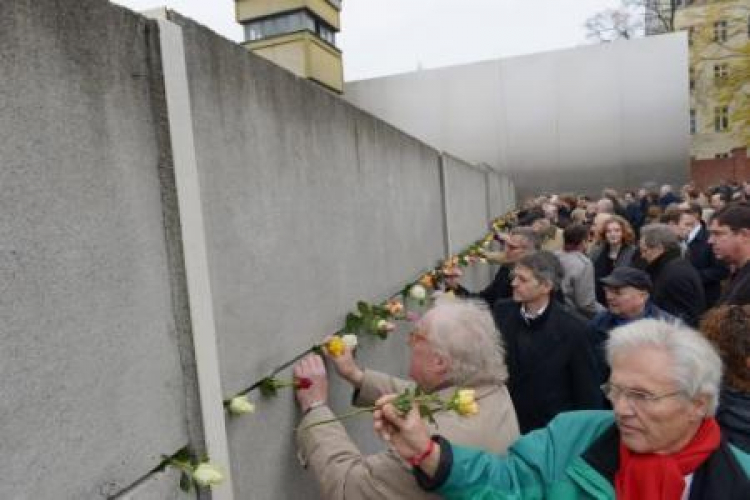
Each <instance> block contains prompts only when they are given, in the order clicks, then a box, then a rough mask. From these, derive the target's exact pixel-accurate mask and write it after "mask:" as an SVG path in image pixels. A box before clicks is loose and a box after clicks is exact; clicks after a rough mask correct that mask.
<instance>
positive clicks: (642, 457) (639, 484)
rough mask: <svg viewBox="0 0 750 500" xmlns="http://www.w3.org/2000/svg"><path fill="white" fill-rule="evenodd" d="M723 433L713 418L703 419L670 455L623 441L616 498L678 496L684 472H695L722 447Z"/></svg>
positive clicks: (665, 499)
mask: <svg viewBox="0 0 750 500" xmlns="http://www.w3.org/2000/svg"><path fill="white" fill-rule="evenodd" d="M720 440H721V433H720V431H719V425H718V424H717V423H716V420H715V419H713V418H707V419H705V420H704V421H703V423H702V424H701V426H700V428H699V429H698V432H696V433H695V436H693V439H692V441H690V442H689V443H688V444H687V446H685V447H684V448H683V449H682V450H680V451H678V452H677V453H673V454H671V455H656V454H654V453H645V454H639V453H633V452H632V451H630V450H629V449H627V448H626V447H625V445H623V444H622V442H621V443H620V468H619V469H618V471H617V474H616V475H615V492H616V495H615V496H616V498H617V500H679V499H680V498H681V497H682V493H683V491H684V490H685V479H684V476H687V475H689V474H692V473H693V471H695V469H697V468H698V466H700V465H701V464H702V463H703V462H704V461H705V460H706V459H707V458H708V457H709V456H710V455H711V453H713V451H714V450H715V449H716V448H718V447H719V442H720Z"/></svg>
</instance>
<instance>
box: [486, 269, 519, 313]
mask: <svg viewBox="0 0 750 500" xmlns="http://www.w3.org/2000/svg"><path fill="white" fill-rule="evenodd" d="M511 271H512V269H511V267H510V266H508V265H502V266H500V269H498V270H497V273H496V274H495V279H493V280H492V283H490V284H489V285H487V288H485V289H484V290H482V291H481V292H479V297H480V298H481V299H483V300H484V301H485V302H487V305H488V306H490V307H492V306H493V304H495V302H497V301H498V300H500V299H509V298H511V297H513V287H511V285H510V284H511V281H512V279H511Z"/></svg>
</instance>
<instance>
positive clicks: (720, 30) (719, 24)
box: [714, 21, 727, 42]
mask: <svg viewBox="0 0 750 500" xmlns="http://www.w3.org/2000/svg"><path fill="white" fill-rule="evenodd" d="M726 41H727V22H726V21H716V22H715V23H714V42H726Z"/></svg>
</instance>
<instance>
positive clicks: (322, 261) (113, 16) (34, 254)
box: [0, 0, 507, 500]
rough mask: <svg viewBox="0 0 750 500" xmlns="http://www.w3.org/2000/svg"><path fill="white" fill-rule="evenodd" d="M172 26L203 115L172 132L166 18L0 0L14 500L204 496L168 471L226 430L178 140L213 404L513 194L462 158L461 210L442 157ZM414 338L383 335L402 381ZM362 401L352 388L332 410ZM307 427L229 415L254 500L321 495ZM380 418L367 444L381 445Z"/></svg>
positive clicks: (3, 357) (3, 266)
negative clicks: (197, 230) (188, 144)
mask: <svg viewBox="0 0 750 500" xmlns="http://www.w3.org/2000/svg"><path fill="white" fill-rule="evenodd" d="M173 18H174V20H175V21H176V22H178V23H179V25H181V26H182V27H183V29H184V48H185V53H186V63H187V71H188V75H187V79H188V87H189V90H190V94H191V99H192V100H191V103H192V104H191V106H190V111H191V112H192V123H187V124H186V123H169V121H168V120H169V116H172V115H171V114H170V113H168V111H170V112H171V111H173V110H172V109H171V108H169V109H168V107H167V105H166V103H167V102H170V103H173V102H176V101H168V99H167V98H168V97H169V95H168V94H169V92H171V91H170V90H167V88H165V86H164V80H163V75H162V68H163V67H166V64H165V61H164V60H163V59H162V52H163V49H164V48H163V47H161V46H160V38H159V30H158V27H157V24H156V23H155V22H153V21H147V20H146V19H145V18H143V17H140V16H138V15H135V14H133V13H131V12H128V11H127V10H125V9H121V8H119V7H115V6H112V5H110V4H108V3H107V2H105V1H103V0H81V1H79V2H58V1H56V0H13V1H6V2H2V3H0V73H1V74H2V75H3V78H2V79H0V133H1V134H2V136H3V138H4V140H3V141H0V158H2V159H3V167H2V169H0V187H1V188H2V189H1V190H0V213H2V217H0V292H1V295H0V317H2V318H3V323H2V326H3V342H2V349H0V380H2V381H3V382H2V384H0V401H2V404H0V421H2V422H3V425H2V426H1V427H0V443H2V451H3V453H1V454H0V468H2V470H3V471H5V473H4V478H5V479H4V480H3V481H2V482H0V498H3V499H5V498H8V499H13V500H25V499H29V500H38V499H47V498H85V499H97V498H120V499H128V500H135V499H139V500H140V499H152V498H153V499H157V498H158V499H165V498H174V499H186V498H194V497H195V493H191V494H183V493H181V492H179V491H178V489H177V481H178V474H176V473H175V472H174V471H173V470H168V471H167V472H154V469H155V467H156V466H157V465H158V464H159V463H160V462H161V460H162V455H172V454H174V453H175V452H176V451H177V450H178V449H180V448H182V447H183V446H186V445H189V446H191V447H192V448H193V449H195V450H197V451H201V450H203V449H204V448H206V443H205V442H204V441H205V440H204V431H203V429H204V428H207V427H204V426H203V425H202V424H205V422H204V418H203V416H205V414H206V412H205V411H202V410H205V407H204V408H201V407H200V406H199V404H198V401H199V394H200V395H201V397H203V396H204V395H205V388H204V390H203V391H201V389H199V387H198V386H197V382H196V380H197V376H196V370H197V371H198V372H199V373H200V371H201V369H205V366H203V367H202V368H201V367H200V366H199V367H197V369H196V363H197V362H198V361H196V360H197V359H201V358H200V356H199V357H198V358H196V355H195V352H194V351H193V331H192V330H193V326H194V321H195V317H191V309H190V308H189V307H188V306H189V305H190V306H192V305H193V303H194V302H196V301H198V300H199V299H200V298H201V297H200V296H198V295H200V294H201V293H205V290H196V289H190V290H188V287H187V280H186V274H189V272H190V270H189V269H186V265H185V263H184V262H185V261H184V255H183V253H184V250H185V248H184V247H183V231H185V227H186V225H184V224H183V222H184V221H183V220H182V219H181V216H182V215H183V213H181V212H179V211H178V206H179V207H183V204H184V203H185V200H184V199H180V200H179V201H180V204H178V195H179V193H181V192H182V191H180V190H179V189H178V187H179V186H180V185H181V183H184V182H185V179H181V178H179V176H180V175H181V174H180V173H179V172H180V170H179V169H177V168H176V167H174V166H175V165H176V163H175V162H177V161H178V159H177V157H179V158H184V157H185V156H186V155H185V151H178V153H180V154H173V151H172V149H173V148H172V143H171V142H170V138H171V137H173V135H171V134H170V132H174V131H175V130H176V129H178V128H179V129H181V130H183V131H184V130H185V129H186V128H187V129H191V130H192V132H193V133H194V135H195V155H196V159H197V164H198V179H197V180H198V182H199V184H200V196H201V198H202V205H201V206H200V207H198V208H200V209H201V210H202V214H203V219H204V221H205V238H206V241H207V261H208V262H207V264H208V270H209V273H210V285H211V288H212V290H213V295H212V300H213V302H212V305H213V308H214V317H215V326H216V331H217V347H218V366H219V368H218V369H219V371H220V376H221V392H222V394H214V395H213V396H214V397H215V402H216V404H217V405H218V406H220V398H221V397H229V396H232V395H233V394H235V393H236V392H237V391H240V390H242V389H245V388H247V387H249V386H250V385H251V384H252V383H253V382H255V381H256V380H258V379H259V378H262V377H263V376H265V375H266V374H268V372H269V371H270V370H271V369H272V368H274V367H275V366H277V365H279V364H281V363H283V362H285V361H287V360H289V359H290V358H292V357H293V356H294V355H296V354H297V353H299V352H301V351H303V350H305V349H307V348H308V347H309V346H310V345H311V344H312V343H316V342H318V341H319V340H320V339H321V338H322V337H323V336H325V335H326V334H328V333H330V332H332V331H334V330H335V329H337V328H338V327H340V326H341V324H342V320H343V318H344V315H345V314H346V312H348V311H350V310H351V309H352V308H353V307H354V304H355V303H356V301H357V300H359V299H364V300H369V301H379V300H383V299H385V298H387V297H389V296H390V295H392V294H394V293H396V292H397V291H398V290H399V289H400V288H401V287H402V286H403V285H404V284H405V283H407V282H409V281H411V280H413V279H414V278H416V277H417V276H418V275H419V274H420V273H421V272H422V271H424V270H426V269H428V268H432V267H433V266H434V265H435V263H436V262H437V260H438V259H440V258H443V257H445V248H444V245H445V241H446V234H445V232H444V228H445V227H446V224H449V225H454V224H455V225H459V226H460V227H456V228H454V229H453V230H452V234H454V235H455V238H457V239H456V240H455V241H456V242H455V245H456V247H455V248H456V249H459V247H460V242H462V241H466V242H469V241H473V240H474V239H477V238H479V237H481V236H482V235H483V233H484V229H485V227H486V222H487V221H486V217H487V212H486V207H487V206H490V205H492V203H497V202H496V201H495V200H493V201H489V200H487V198H486V196H487V193H488V192H493V189H495V188H494V187H488V185H487V184H486V182H483V181H482V180H483V179H487V178H488V174H487V173H486V171H485V170H484V169H475V168H473V167H471V166H469V165H468V164H465V163H462V162H460V161H459V160H455V159H450V160H449V161H447V162H445V168H446V171H447V172H448V175H447V178H448V179H449V182H448V184H447V193H448V196H450V200H451V201H450V204H446V201H445V198H444V197H443V190H442V187H441V153H440V152H439V151H437V150H434V149H432V148H430V147H428V146H426V145H424V144H423V143H421V142H419V141H417V140H416V139H414V138H413V137H410V136H408V135H406V134H404V133H403V132H400V131H398V130H397V129H395V128H393V127H392V126H390V125H387V124H386V123H384V122H382V121H380V120H378V119H376V118H374V117H372V116H370V115H368V114H366V113H364V112H362V111H360V110H358V109H356V108H355V107H353V106H351V105H350V104H348V103H346V102H344V101H342V100H340V99H338V98H337V97H335V96H333V95H331V94H329V93H328V92H326V91H324V90H322V89H321V88H319V87H317V86H315V85H313V84H311V83H309V82H305V81H302V80H299V79H297V78H296V77H294V76H293V75H291V74H289V73H287V72H285V71H283V70H281V69H279V68H277V67H274V66H272V65H271V64H270V63H268V62H266V61H264V60H262V59H260V58H259V57H257V56H253V55H251V54H249V53H247V51H245V50H244V49H243V48H242V47H240V46H237V45H234V44H233V43H231V42H229V41H227V40H224V39H222V38H220V37H219V36H217V35H215V34H213V33H211V32H210V31H208V30H206V29H204V28H202V27H200V26H198V25H196V24H194V23H193V22H191V21H188V20H186V19H183V18H180V17H179V16H177V15H173ZM167 53H171V52H169V51H167ZM170 57H172V56H170ZM170 67H172V66H171V65H170ZM170 106H172V107H173V105H172V104H170ZM187 156H189V155H187ZM173 167H174V169H173ZM176 176H177V178H176ZM493 182H494V181H493ZM505 194H507V193H505ZM193 202H194V203H195V202H196V201H195V200H193ZM446 207H452V208H450V210H449V211H448V212H446ZM474 217H479V218H480V220H476V221H475V220H474ZM475 230H476V231H477V234H472V233H473V232H474V231H475ZM191 250H192V249H191ZM481 284H483V282H482V281H481V280H480V281H478V282H477V285H478V286H480V285H481ZM405 328H406V327H402V330H401V331H398V332H395V333H394V334H393V335H392V338H391V339H389V340H388V341H385V342H383V341H380V340H377V339H364V340H363V345H362V349H361V362H362V364H364V365H366V366H370V367H377V368H382V369H386V370H388V371H392V372H393V373H395V374H400V375H403V374H404V373H405V368H406V362H407V355H408V350H407V349H405V348H404V340H405V332H406V330H405ZM280 375H281V376H290V373H289V371H288V370H287V371H285V372H283V373H281V374H280ZM201 380H203V379H201ZM349 396H350V393H349V391H348V389H347V388H345V387H342V385H341V384H340V383H339V382H337V381H334V382H333V385H332V404H333V406H334V408H335V409H336V410H339V411H341V410H344V409H346V408H348V406H349ZM253 397H257V396H256V395H255V394H253ZM201 400H202V401H205V398H204V399H201ZM220 411H221V409H220V408H219V412H220ZM296 420H297V413H296V407H295V404H294V401H293V399H292V394H291V391H287V392H284V393H283V394H281V395H280V397H278V398H277V399H275V400H272V401H264V402H259V404H258V413H257V414H256V415H254V416H250V417H245V418H242V419H228V420H227V422H226V438H227V439H228V442H229V448H230V454H231V457H230V458H231V460H230V462H231V463H229V464H220V465H223V466H225V467H227V468H228V469H229V470H231V471H232V473H233V476H234V497H235V498H242V499H248V498H252V499H277V498H303V497H304V498H315V497H316V493H315V492H316V491H317V489H316V487H315V486H314V485H313V484H312V482H311V478H310V477H309V475H308V474H307V473H305V472H303V471H302V469H301V468H300V467H299V465H298V464H297V463H296V460H295V458H294V454H295V449H294V446H293V442H292V429H293V427H294V425H295V424H296ZM205 425H208V424H205ZM369 426H370V421H369V419H367V418H365V419H362V420H361V421H358V422H353V423H352V424H350V429H351V430H352V432H353V434H354V435H355V439H356V441H357V442H358V444H360V446H361V448H362V449H363V450H364V451H367V452H369V451H375V450H378V449H382V444H381V443H380V442H379V441H378V440H376V439H375V438H374V437H373V436H372V434H371V431H370V430H369ZM205 434H206V435H208V432H205ZM202 497H206V498H207V497H208V495H202ZM230 497H231V491H230V494H229V495H228V496H223V497H221V498H230Z"/></svg>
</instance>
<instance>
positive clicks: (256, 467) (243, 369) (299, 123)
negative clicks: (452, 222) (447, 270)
mask: <svg viewBox="0 0 750 500" xmlns="http://www.w3.org/2000/svg"><path fill="white" fill-rule="evenodd" d="M176 19H177V20H178V21H179V22H180V24H181V25H182V26H183V27H184V30H185V31H184V37H185V43H186V54H187V60H188V75H189V79H190V91H191V99H192V103H193V115H194V118H195V129H194V130H195V137H196V147H197V151H198V165H199V170H200V181H201V186H202V189H201V195H202V198H203V204H204V216H205V221H206V229H207V239H208V245H209V260H210V266H211V274H212V282H211V285H212V290H213V294H214V308H215V312H216V323H217V330H218V334H219V336H220V340H219V344H220V345H219V349H220V357H221V361H222V382H223V386H224V391H225V396H230V395H231V394H233V393H235V392H237V391H239V390H241V389H244V388H246V387H248V386H250V385H251V384H252V383H253V382H254V381H256V380H257V379H259V378H261V377H262V376H264V375H265V374H267V373H268V372H269V371H270V370H271V369H272V368H274V367H275V366H276V365H278V364H280V363H282V362H284V361H286V360H288V359H290V358H292V357H293V356H294V355H295V354H297V353H298V352H301V351H303V350H305V349H306V348H307V347H309V346H310V345H311V344H312V343H316V342H319V341H320V339H321V338H322V337H323V336H324V335H325V334H327V333H330V332H333V331H335V330H336V329H338V328H339V327H340V326H341V324H342V320H343V316H344V314H345V313H346V311H349V310H351V309H352V308H353V307H354V302H355V301H356V299H357V298H361V299H364V300H368V301H379V300H383V299H385V298H387V297H388V296H389V295H391V294H393V293H395V292H396V291H397V290H398V288H399V287H400V286H401V285H403V283H404V282H405V281H406V280H408V279H413V278H414V277H416V276H417V275H418V273H419V272H420V271H421V270H423V269H425V268H426V267H427V266H431V265H432V263H434V262H436V261H437V260H438V259H439V258H440V257H441V256H442V234H441V230H440V228H441V217H442V215H441V214H442V212H441V210H442V208H441V199H440V195H439V193H440V186H439V170H438V165H439V164H438V153H437V152H435V151H434V150H431V149H429V148H427V147H425V146H423V145H422V144H420V143H418V142H417V141H415V140H413V139H411V138H409V137H407V136H405V135H404V134H402V133H400V132H398V131H397V130H395V129H393V128H392V127H390V126H388V125H386V124H384V123H382V122H380V121H378V120H376V119H374V118H372V117H370V116H368V115H365V114H364V113H362V112H360V111H358V110H356V109H355V108H353V107H352V106H350V105H348V104H347V103H345V102H343V101H341V100H340V99H338V98H336V97H335V96H332V95H330V94H328V93H327V92H325V91H323V90H322V89H320V88H318V87H315V86H313V85H311V84H309V83H307V82H303V81H301V80H299V79H297V78H295V77H293V76H292V75H290V74H289V73H287V72H285V71H282V70H280V69H278V68H276V67H274V66H272V65H270V64H269V63H267V62H266V61H263V60H261V59H259V58H257V57H254V56H252V55H250V54H247V53H246V52H245V51H244V50H243V49H242V48H240V47H237V46H233V45H231V44H228V43H226V42H225V41H224V40H222V39H220V38H218V37H216V36H215V35H213V34H212V33H210V32H209V31H207V30H205V29H203V28H200V27H198V26H196V25H194V24H192V23H190V22H187V21H185V20H180V19H179V18H176ZM378 347H379V348H380V349H382V350H383V355H382V356H381V361H382V362H383V364H382V365H381V367H382V368H385V369H386V370H389V371H396V372H398V371H403V369H404V364H405V363H404V362H403V355H402V354H401V353H402V352H403V351H404V344H403V342H401V341H394V342H392V343H390V342H389V343H384V344H383V345H380V344H378ZM362 352H363V353H366V352H367V349H363V350H362ZM363 355H364V356H368V357H369V356H370V353H369V352H367V354H363ZM366 359H367V358H364V360H366ZM282 375H285V376H289V372H285V373H284V374H282ZM334 392H336V391H334ZM335 398H337V399H338V400H339V401H344V400H345V399H348V391H347V394H346V396H344V395H343V394H342V395H337V396H335ZM346 406H348V402H347V405H346ZM341 409H343V408H341ZM259 412H260V413H259V415H258V416H257V417H253V418H245V419H240V420H236V421H230V423H229V434H230V446H231V447H232V458H233V471H232V472H233V475H234V478H235V489H236V495H237V497H239V498H256V499H272V498H279V494H280V492H282V491H283V492H284V493H283V494H284V495H285V496H286V497H288V498H295V497H301V496H303V495H304V496H308V495H310V491H311V488H312V491H316V489H315V488H314V487H313V486H312V485H311V484H310V483H309V482H308V481H307V480H305V479H304V477H305V476H304V475H301V474H296V473H290V470H296V468H297V467H299V466H298V465H297V464H296V460H295V459H294V455H295V450H294V447H293V445H292V429H293V427H294V425H295V422H296V420H297V415H296V412H295V408H294V403H293V401H292V399H291V391H286V392H285V393H283V394H282V395H281V397H279V398H277V399H275V400H273V401H267V402H264V403H263V404H262V405H261V407H260V409H259ZM370 442H371V443H372V446H371V447H373V446H374V442H373V441H372V440H371V441H370Z"/></svg>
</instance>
